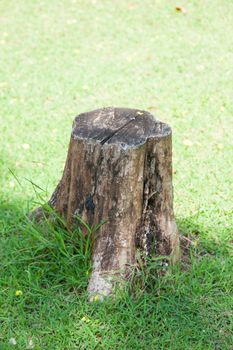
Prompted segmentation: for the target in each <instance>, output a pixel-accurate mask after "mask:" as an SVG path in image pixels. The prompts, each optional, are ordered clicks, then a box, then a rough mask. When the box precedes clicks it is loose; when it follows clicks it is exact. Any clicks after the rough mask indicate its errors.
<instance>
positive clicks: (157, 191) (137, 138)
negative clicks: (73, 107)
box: [49, 107, 179, 299]
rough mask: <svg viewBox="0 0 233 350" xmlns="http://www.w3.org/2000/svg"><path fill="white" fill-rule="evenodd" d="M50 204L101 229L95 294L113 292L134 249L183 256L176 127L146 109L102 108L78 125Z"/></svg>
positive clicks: (91, 283)
mask: <svg viewBox="0 0 233 350" xmlns="http://www.w3.org/2000/svg"><path fill="white" fill-rule="evenodd" d="M49 204H50V206H51V207H53V208H54V209H55V210H56V211H57V212H58V213H59V214H61V215H62V216H63V217H64V218H65V219H66V220H67V222H68V224H69V225H70V226H71V227H72V225H74V224H75V221H74V217H75V215H78V216H80V217H81V218H82V220H84V221H85V222H87V223H88V224H89V225H90V226H92V225H97V224H99V223H100V222H101V221H102V220H106V223H105V224H104V225H102V226H101V227H100V229H99V230H98V232H96V237H95V242H94V248H93V253H92V257H93V271H92V274H91V277H90V281H89V287H88V292H89V296H90V299H92V298H93V297H94V296H95V295H98V296H99V297H100V298H102V297H104V296H106V295H109V294H111V292H112V290H113V286H114V283H115V282H114V281H115V278H116V277H117V276H118V277H120V278H123V279H124V278H126V275H127V272H128V269H130V267H131V266H132V265H134V264H135V263H136V250H137V249H140V250H142V251H143V252H144V253H145V254H147V255H151V254H156V255H159V256H167V257H169V260H170V261H171V262H172V263H174V262H175V261H176V260H177V259H178V257H179V237H178V231H177V227H176V224H175V219H174V213H173V187H172V132H171V128H170V127H169V126H168V125H167V124H165V123H162V122H160V121H158V120H156V119H155V118H154V117H153V116H152V115H151V114H150V113H148V112H146V111H141V110H136V109H127V108H111V107H109V108H103V109H98V110H95V111H92V112H89V113H83V114H80V115H78V116H77V117H76V118H75V120H74V123H73V129H72V133H71V140H70V144H69V150H68V155H67V160H66V164H65V168H64V173H63V176H62V179H61V181H60V182H59V184H58V186H57V188H56V190H55V192H54V193H53V195H52V197H51V199H50V201H49Z"/></svg>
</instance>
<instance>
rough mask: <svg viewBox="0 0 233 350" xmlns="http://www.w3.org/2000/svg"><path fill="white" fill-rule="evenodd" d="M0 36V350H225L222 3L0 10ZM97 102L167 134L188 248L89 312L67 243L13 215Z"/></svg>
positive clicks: (230, 58)
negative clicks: (164, 268)
mask: <svg viewBox="0 0 233 350" xmlns="http://www.w3.org/2000/svg"><path fill="white" fill-rule="evenodd" d="M177 5H182V6H185V7H186V8H187V10H188V13H187V14H183V13H180V12H176V11H175V7H176V6H177ZM0 25H1V27H0V28H1V30H0V62H1V64H0V125H1V141H0V174H1V179H0V232H1V241H0V349H1V350H8V349H13V348H14V349H19V350H21V349H22V350H23V349H26V347H27V344H28V342H29V339H32V341H33V343H34V345H35V347H34V349H37V350H39V349H40V350H45V349H46V350H73V349H84V350H89V349H90V350H91V349H126V350H129V349H131V350H137V349H145V350H148V349H149V350H150V349H151V350H152V349H155V350H162V349H164V350H168V349H170V350H229V349H233V346H232V344H233V335H232V329H233V316H232V309H233V301H232V300H233V294H232V289H233V279H232V270H233V260H232V255H231V254H230V253H231V251H230V244H231V243H232V231H233V207H232V198H233V185H232V173H233V172H232V170H233V167H232V159H233V139H232V133H233V116H232V115H233V105H232V100H233V72H232V62H233V36H232V32H233V2H232V1H230V0H221V1H220V0H206V1H198V0H192V1H186V0H184V1H182V3H181V2H180V3H178V2H177V1H173V0H167V1H162V0H155V1H152V0H144V1H140V0H134V1H128V0H117V1H113V0H112V1H111V0H101V1H100V0H92V1H91V0H83V1H81V0H63V1H57V0H49V1H46V0H35V1H29V0H20V1H16V0H1V2H0ZM109 105H114V106H126V107H127V106H128V107H132V108H140V109H146V110H150V111H152V113H155V114H156V115H157V116H158V118H159V119H161V120H163V121H166V122H168V123H169V124H170V125H171V126H172V128H173V154H174V190H175V198H174V205H175V211H176V216H177V221H178V224H179V227H180V231H181V233H182V234H183V235H185V236H186V237H195V238H194V239H195V240H196V242H199V244H198V245H197V247H195V245H193V246H192V248H191V262H190V264H189V265H188V266H186V268H185V269H184V268H183V267H182V268H178V267H177V269H176V271H174V272H173V273H171V272H169V271H168V273H167V274H166V275H165V276H161V275H160V274H159V267H158V266H156V265H155V266H154V265H153V266H152V270H149V268H148V270H147V271H144V272H141V276H138V278H137V280H136V282H135V283H136V286H137V288H135V289H134V292H133V293H132V291H131V290H130V289H128V288H126V289H125V290H122V291H119V292H118V295H117V297H116V298H115V299H114V300H106V301H104V302H103V303H99V302H96V303H93V304H89V303H87V296H86V285H87V282H88V271H89V269H90V259H89V253H88V250H87V253H85V252H86V250H85V249H84V247H85V244H87V243H86V242H85V240H84V239H83V238H81V236H80V232H79V233H78V232H76V233H73V234H68V233H67V232H66V231H65V230H64V229H61V228H58V227H56V228H54V227H52V226H51V227H49V226H48V227H47V226H46V227H41V228H40V227H34V226H32V225H30V224H28V223H27V222H26V221H25V214H26V213H27V212H28V210H29V209H30V208H32V207H33V206H34V205H35V204H34V201H35V200H36V194H35V192H34V190H33V186H32V184H31V181H33V182H34V183H36V184H37V185H38V186H40V187H41V188H42V189H44V191H43V192H42V191H39V190H38V191H39V192H40V194H41V195H42V196H43V198H48V197H49V194H51V193H52V191H53V189H54V187H55V185H56V184H57V181H58V180H59V178H60V177H61V173H62V170H63V165H64V161H65V157H66V151H67V145H68V142H69V136H70V130H71V124H72V120H73V118H74V116H75V115H76V114H78V113H81V112H84V111H88V110H92V109H95V108H98V107H102V106H109ZM13 174H14V176H13ZM83 249H84V250H83ZM149 271H151V273H149ZM16 290H22V292H23V294H22V296H19V297H16V296H15V292H16ZM83 317H86V318H85V319H84V320H82V318H83ZM11 338H15V339H16V341H17V345H15V346H14V345H11V344H10V343H9V340H10V339H11Z"/></svg>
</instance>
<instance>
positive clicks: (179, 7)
mask: <svg viewBox="0 0 233 350" xmlns="http://www.w3.org/2000/svg"><path fill="white" fill-rule="evenodd" d="M176 11H177V12H182V13H187V12H188V11H187V10H186V8H185V7H183V6H176Z"/></svg>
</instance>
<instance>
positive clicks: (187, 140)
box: [183, 139, 193, 147]
mask: <svg viewBox="0 0 233 350" xmlns="http://www.w3.org/2000/svg"><path fill="white" fill-rule="evenodd" d="M183 145H185V146H188V147H190V146H193V142H192V141H191V140H189V139H184V140H183Z"/></svg>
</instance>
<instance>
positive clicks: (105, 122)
mask: <svg viewBox="0 0 233 350" xmlns="http://www.w3.org/2000/svg"><path fill="white" fill-rule="evenodd" d="M170 134H171V128H170V126H169V125H167V124H165V123H162V122H160V121H159V120H156V119H155V118H154V117H153V115H152V114H150V113H149V112H146V111H143V110H138V109H130V108H114V107H107V108H101V109H96V110H94V111H92V112H87V113H82V114H79V115H78V116H77V117H76V118H75V121H74V125H73V130H72V137H73V138H74V139H92V140H96V141H97V142H99V143H100V144H102V145H104V144H114V143H118V144H124V145H126V146H136V145H140V144H143V143H145V141H146V140H147V139H148V138H161V137H166V136H167V135H170Z"/></svg>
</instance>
